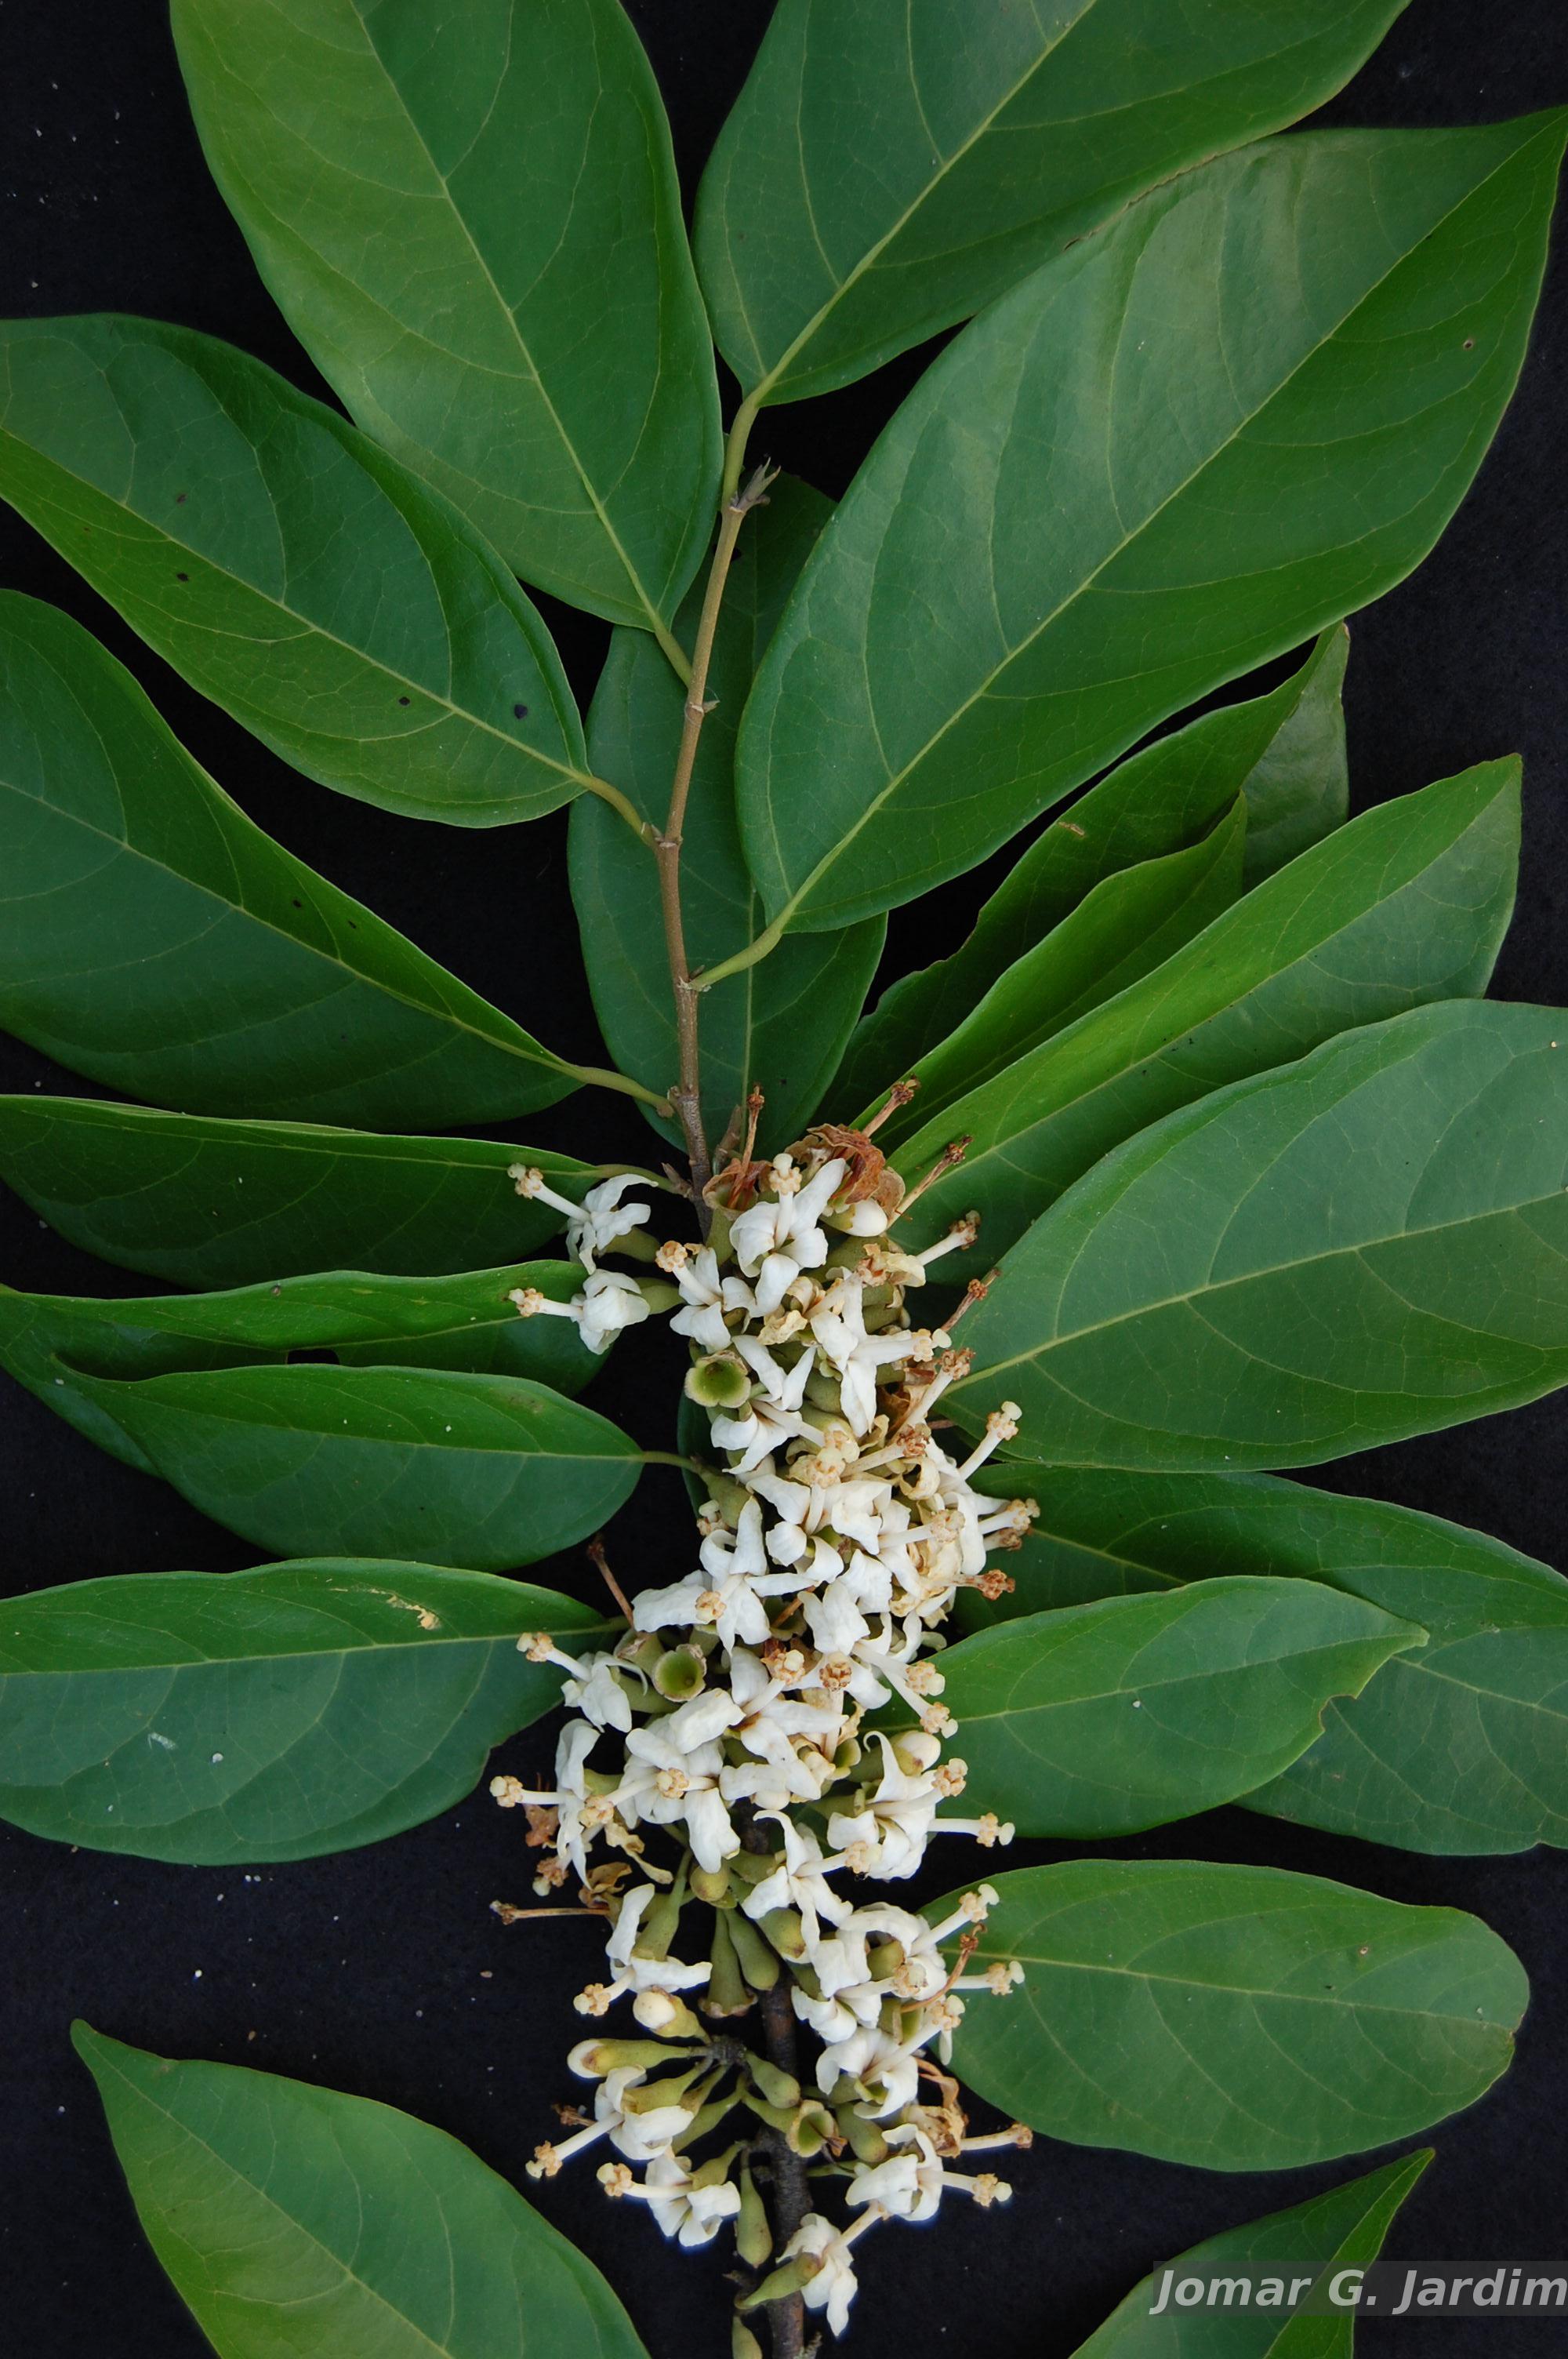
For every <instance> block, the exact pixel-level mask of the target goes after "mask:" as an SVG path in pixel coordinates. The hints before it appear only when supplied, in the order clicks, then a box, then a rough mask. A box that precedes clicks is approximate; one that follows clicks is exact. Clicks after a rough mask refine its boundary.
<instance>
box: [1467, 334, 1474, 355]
mask: <svg viewBox="0 0 1568 2359" xmlns="http://www.w3.org/2000/svg"><path fill="white" fill-rule="evenodd" d="M1475 349H1476V339H1475V337H1474V336H1466V337H1465V351H1466V352H1467V353H1473V352H1474V351H1475Z"/></svg>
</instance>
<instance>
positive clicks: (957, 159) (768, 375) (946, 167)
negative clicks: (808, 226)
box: [725, 0, 1099, 407]
mask: <svg viewBox="0 0 1568 2359" xmlns="http://www.w3.org/2000/svg"><path fill="white" fill-rule="evenodd" d="M1098 5H1099V0H1082V5H1080V6H1079V8H1078V11H1077V14H1076V16H1074V17H1073V18H1072V21H1071V22H1070V23H1068V24H1065V25H1064V26H1063V27H1062V29H1061V31H1060V32H1059V33H1058V34H1057V35H1056V38H1055V39H1054V40H1052V41H1048V42H1047V43H1046V46H1045V47H1044V49H1041V50H1040V51H1038V53H1037V54H1036V56H1035V57H1034V59H1033V61H1032V63H1031V64H1030V65H1029V66H1028V67H1027V68H1026V70H1025V71H1023V72H1022V74H1021V75H1020V76H1019V78H1018V80H1017V81H1016V82H1013V83H1011V86H1010V87H1009V88H1008V89H1007V90H1006V91H1004V92H1003V93H1002V95H1001V96H1000V98H999V99H998V100H997V102H996V103H995V105H994V106H992V107H991V108H990V110H989V113H987V114H982V115H981V116H980V117H979V120H978V121H977V123H976V124H975V126H974V128H973V129H972V130H971V131H970V132H969V133H968V136H967V137H965V138H964V139H962V140H961V141H960V142H959V144H958V146H957V147H955V148H954V149H953V150H952V152H951V154H950V155H947V156H944V157H942V158H940V159H939V164H938V168H937V169H936V170H935V172H934V173H933V174H932V176H931V178H930V179H928V180H926V181H925V182H923V184H922V186H921V188H920V190H919V192H918V193H917V195H916V196H915V197H914V200H913V201H912V202H911V203H909V204H907V205H906V206H905V207H904V209H903V212H901V213H900V214H899V215H898V216H897V218H896V219H895V220H894V221H893V222H892V224H891V225H890V226H889V227H888V228H887V229H886V230H885V231H884V232H883V234H882V235H881V237H879V238H877V239H876V240H875V241H874V243H873V244H872V245H869V246H868V247H867V249H866V251H865V253H864V254H863V255H861V256H860V260H859V261H858V262H856V263H854V264H853V265H852V266H851V267H850V268H849V271H848V272H847V273H846V275H845V276H844V277H842V278H840V279H838V281H837V283H836V284H835V286H834V288H833V292H832V293H831V295H829V296H828V297H827V300H826V301H825V302H823V303H821V304H819V305H818V307H817V309H816V311H814V312H813V314H812V316H811V318H810V319H809V320H808V321H806V325H805V326H804V327H803V328H802V329H801V330H800V331H799V332H798V333H797V335H796V336H795V340H794V342H792V343H791V344H790V345H789V346H788V347H787V348H786V350H785V351H784V352H783V353H781V354H780V355H779V357H778V359H777V360H776V361H775V362H774V363H773V366H772V368H771V369H769V370H767V371H766V372H765V374H764V375H762V377H760V378H759V379H758V381H757V383H756V384H755V385H754V386H752V388H751V390H750V392H749V393H748V395H747V399H748V401H752V402H755V403H757V404H758V406H759V407H760V406H761V405H762V403H763V402H765V401H766V399H767V397H768V394H769V391H770V390H771V388H772V387H773V386H775V385H776V384H777V383H778V381H779V379H780V378H781V377H782V376H783V375H784V374H785V372H786V371H787V370H788V369H789V367H790V365H791V364H792V363H793V362H794V361H795V358H796V356H797V354H798V353H800V352H801V350H802V349H803V347H804V346H805V345H806V344H807V343H809V342H810V341H811V339H812V337H813V336H815V335H816V332H817V330H818V329H819V328H820V327H821V325H822V323H823V321H825V320H826V319H827V318H829V317H830V315H831V314H832V313H833V312H834V311H835V310H837V309H838V305H839V304H840V303H841V302H842V301H843V299H844V298H845V297H846V296H847V295H848V294H849V291H850V289H851V288H854V287H857V286H859V284H860V280H861V279H862V278H863V277H866V275H867V273H868V272H870V271H871V270H874V269H875V267H876V266H877V264H878V263H879V262H880V261H881V257H882V255H883V254H884V253H885V252H886V251H887V248H888V247H889V246H890V245H892V242H893V240H894V239H895V238H897V237H902V235H903V232H904V231H905V230H906V229H907V228H908V226H909V224H910V223H911V222H912V221H913V220H914V217H915V215H916V214H917V213H918V212H920V210H921V207H922V206H923V205H925V204H926V203H928V202H929V201H930V200H931V199H932V197H934V196H935V193H936V191H937V190H939V189H941V188H942V187H943V186H944V184H945V183H946V180H947V178H948V176H949V175H950V174H951V173H952V172H954V171H955V170H956V169H957V167H958V166H959V165H960V164H961V163H962V162H963V160H964V158H965V157H966V156H968V153H969V151H970V149H971V148H973V147H977V146H978V145H979V142H980V140H982V139H983V138H984V137H985V136H986V134H987V133H988V132H989V130H990V129H991V126H992V125H993V124H994V123H995V122H996V119H997V117H998V116H999V115H1000V114H1005V112H1006V110H1007V109H1008V108H1009V107H1010V106H1011V104H1012V102H1013V100H1014V99H1015V98H1017V97H1018V95H1019V94H1020V92H1022V91H1023V90H1026V89H1027V88H1028V86H1029V84H1030V82H1033V79H1034V76H1035V75H1036V74H1037V73H1039V72H1041V71H1043V70H1044V67H1045V66H1046V65H1047V64H1048V63H1049V62H1050V60H1051V59H1052V58H1053V57H1054V55H1055V53H1056V51H1057V50H1058V49H1060V48H1061V46H1062V44H1063V42H1064V41H1065V40H1066V39H1067V38H1068V37H1069V36H1070V35H1071V34H1073V33H1076V31H1077V29H1078V27H1079V26H1080V25H1081V24H1083V22H1084V21H1085V19H1086V18H1087V16H1090V15H1091V14H1092V13H1093V11H1094V9H1095V8H1096V7H1097V6H1098ZM806 46H809V37H808V40H807V44H806ZM906 46H907V33H906ZM909 63H910V66H911V69H912V71H911V73H910V88H911V91H912V92H914V100H915V103H916V105H917V106H919V108H920V111H921V119H922V121H923V122H924V120H925V102H924V100H923V99H922V98H921V95H920V91H919V88H918V85H917V84H916V82H915V81H914V72H913V66H914V58H913V55H910V58H909ZM805 64H806V48H805V47H803V49H802V51H801V67H802V81H803V82H804V79H805V71H804V69H805ZM796 144H797V145H798V136H797V143H796ZM933 145H935V142H933ZM804 160H805V159H804V157H803V158H802V161H803V163H804ZM801 188H802V193H803V195H804V196H805V198H806V208H807V212H808V214H809V213H810V212H811V200H810V193H809V187H808V184H807V181H806V174H805V172H804V171H803V172H802V174H801ZM812 234H813V236H814V237H816V223H815V219H813V225H812ZM725 243H726V245H728V244H729V240H728V238H726V241H725ZM816 245H817V250H818V252H819V253H821V255H822V259H823V260H824V262H827V252H826V250H825V249H824V248H823V246H822V242H821V240H820V238H817V239H816ZM828 270H829V272H830V273H831V270H832V264H831V263H828ZM731 276H732V277H733V276H734V273H733V266H731ZM737 291H739V290H738V288H737ZM742 309H744V305H743V304H742Z"/></svg>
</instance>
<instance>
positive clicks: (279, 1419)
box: [75, 1361, 642, 1572]
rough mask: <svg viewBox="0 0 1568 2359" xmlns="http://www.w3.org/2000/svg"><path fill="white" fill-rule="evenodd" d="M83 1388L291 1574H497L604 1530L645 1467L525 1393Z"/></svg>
mask: <svg viewBox="0 0 1568 2359" xmlns="http://www.w3.org/2000/svg"><path fill="white" fill-rule="evenodd" d="M75 1381H76V1384H77V1386H78V1388H79V1389H80V1390H81V1392H83V1393H84V1394H86V1395H87V1397H88V1398H89V1400H90V1401H92V1404H93V1405H94V1406H95V1407H96V1408H98V1409H99V1410H100V1411H101V1412H102V1414H103V1416H104V1417H105V1418H107V1419H110V1420H111V1421H112V1422H113V1423H114V1424H115V1425H117V1426H119V1427H121V1428H122V1429H123V1430H124V1432H125V1433H126V1434H127V1435H128V1436H129V1438H130V1440H132V1441H133V1442H134V1443H135V1445H136V1446H137V1447H138V1448H139V1449H140V1450H141V1451H142V1452H143V1454H144V1456H145V1457H146V1459H147V1460H148V1462H150V1463H151V1465H152V1466H153V1467H154V1468H155V1469H156V1470H157V1473H160V1474H161V1475H162V1476H163V1477H164V1480H165V1481H166V1482H168V1483H172V1484H173V1485H174V1487H175V1489H176V1490H177V1491H178V1492H179V1493H180V1495H181V1496H182V1497H184V1498H187V1499H189V1501H190V1502H191V1504H192V1506H197V1507H200V1510H201V1512H202V1514H203V1515H208V1516H211V1517H214V1518H215V1519H216V1520H217V1522H219V1523H221V1524H226V1525H227V1526H228V1527H229V1529H230V1530H231V1531H234V1532H239V1533H240V1534H241V1535H242V1536H243V1538H246V1539H248V1540H254V1542H255V1543H256V1545H257V1546H258V1547H259V1548H267V1549H276V1550H277V1552H278V1553H279V1554H280V1555H285V1556H310V1555H319V1554H322V1553H329V1554H331V1555H334V1556H339V1555H341V1556H369V1557H386V1556H392V1557H401V1558H406V1559H410V1560H416V1561H419V1562H423V1563H438V1564H455V1565H461V1566H464V1567H471V1568H473V1569H474V1570H476V1571H481V1572H495V1571H505V1570H507V1569H508V1568H509V1567H511V1566H513V1565H516V1564H532V1563H534V1562H535V1560H537V1559H538V1558H540V1557H545V1556H550V1555H553V1554H554V1552H555V1551H556V1550H557V1549H564V1548H569V1547H570V1546H571V1544H572V1542H573V1541H574V1540H579V1539H581V1538H583V1537H584V1535H585V1534H587V1533H589V1532H591V1531H594V1530H596V1529H597V1527H599V1526H600V1524H601V1523H603V1522H604V1521H605V1519H606V1518H607V1517H610V1516H612V1515H613V1514H614V1512H615V1510H616V1508H617V1507H619V1506H621V1505H622V1502H623V1501H624V1500H625V1499H626V1498H628V1497H629V1496H630V1495H631V1493H632V1490H633V1486H634V1485H635V1484H636V1480H637V1476H638V1473H639V1472H640V1471H641V1465H642V1453H641V1452H640V1451H639V1450H638V1449H637V1446H636V1444H635V1442H633V1441H631V1440H628V1439H627V1437H626V1435H625V1434H623V1433H622V1431H621V1430H620V1429H619V1428H618V1427H616V1426H613V1425H611V1423H610V1421H609V1419H607V1418H602V1417H600V1416H599V1414H598V1413H597V1411H595V1410H593V1409H590V1408H583V1406H582V1404H581V1403H580V1402H579V1401H572V1400H566V1399H563V1398H562V1397H561V1396H560V1395H559V1394H558V1393H551V1392H547V1391H546V1389H545V1388H544V1386H541V1385H535V1384H529V1383H528V1382H526V1381H525V1380H524V1378H522V1377H518V1376H488V1375H464V1374H460V1373H459V1372H457V1371H453V1370H439V1369H435V1368H342V1367H329V1366H324V1365H322V1364H319V1363H315V1362H308V1361H307V1362H303V1363H301V1364H298V1365H297V1366H293V1367H274V1368H254V1367H246V1368H217V1369H211V1370H208V1371H205V1372H201V1373H198V1374H194V1375H167V1376H146V1377H143V1378H141V1379H139V1380H138V1381H136V1382H134V1383H125V1382H119V1381H112V1380H110V1379H108V1378H104V1377H98V1376H88V1375H81V1374H79V1375H77V1377H76V1380H75Z"/></svg>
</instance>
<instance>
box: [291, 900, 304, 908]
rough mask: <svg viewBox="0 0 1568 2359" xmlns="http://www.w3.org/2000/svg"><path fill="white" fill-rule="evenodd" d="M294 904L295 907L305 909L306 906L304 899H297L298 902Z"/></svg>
mask: <svg viewBox="0 0 1568 2359" xmlns="http://www.w3.org/2000/svg"><path fill="white" fill-rule="evenodd" d="M294 906H295V908H297V909H303V908H304V907H305V904H304V902H303V901H296V903H295V904H294Z"/></svg>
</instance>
